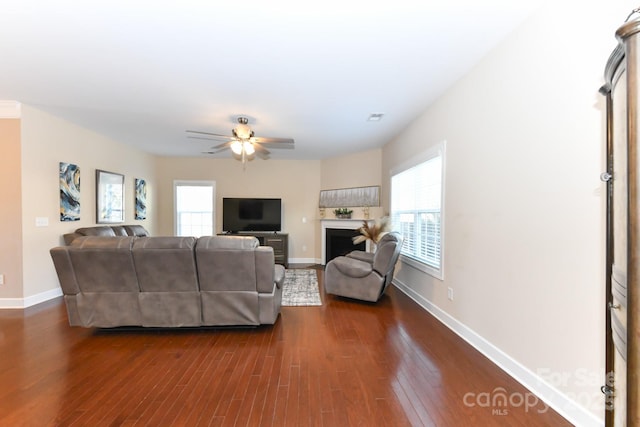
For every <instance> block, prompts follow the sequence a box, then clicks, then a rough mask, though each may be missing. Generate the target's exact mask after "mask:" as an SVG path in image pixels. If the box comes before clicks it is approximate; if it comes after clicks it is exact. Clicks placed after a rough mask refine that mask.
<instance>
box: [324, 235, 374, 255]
mask: <svg viewBox="0 0 640 427" xmlns="http://www.w3.org/2000/svg"><path fill="white" fill-rule="evenodd" d="M325 233H326V236H325V239H326V244H325V246H326V248H325V263H327V262H329V261H331V260H332V259H333V258H335V257H339V256H342V255H346V254H348V253H349V252H351V251H354V250H360V251H364V250H365V249H366V245H365V243H364V242H362V243H359V244H357V245H354V244H353V237H355V236H357V235H359V234H360V233H359V232H358V231H356V230H349V229H344V228H327V229H326V230H325Z"/></svg>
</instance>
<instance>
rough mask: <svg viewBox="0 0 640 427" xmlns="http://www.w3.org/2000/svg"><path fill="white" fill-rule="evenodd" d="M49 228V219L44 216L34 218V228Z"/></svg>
mask: <svg viewBox="0 0 640 427" xmlns="http://www.w3.org/2000/svg"><path fill="white" fill-rule="evenodd" d="M48 226H49V218H47V217H46V216H37V217H36V227H48Z"/></svg>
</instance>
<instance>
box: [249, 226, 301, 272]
mask: <svg viewBox="0 0 640 427" xmlns="http://www.w3.org/2000/svg"><path fill="white" fill-rule="evenodd" d="M238 235H240V236H254V237H256V238H257V239H258V241H259V242H260V245H261V246H270V247H272V248H273V255H274V256H275V258H276V264H282V265H284V268H289V234H288V233H280V232H278V231H241V232H239V233H238Z"/></svg>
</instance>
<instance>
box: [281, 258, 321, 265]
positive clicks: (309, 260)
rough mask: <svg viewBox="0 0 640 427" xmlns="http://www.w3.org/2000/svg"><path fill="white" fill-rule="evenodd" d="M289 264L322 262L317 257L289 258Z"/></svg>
mask: <svg viewBox="0 0 640 427" xmlns="http://www.w3.org/2000/svg"><path fill="white" fill-rule="evenodd" d="M289 264H320V260H318V259H315V258H289Z"/></svg>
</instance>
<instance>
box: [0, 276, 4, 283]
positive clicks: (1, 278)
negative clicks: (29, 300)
mask: <svg viewBox="0 0 640 427" xmlns="http://www.w3.org/2000/svg"><path fill="white" fill-rule="evenodd" d="M0 285H4V274H0Z"/></svg>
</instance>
